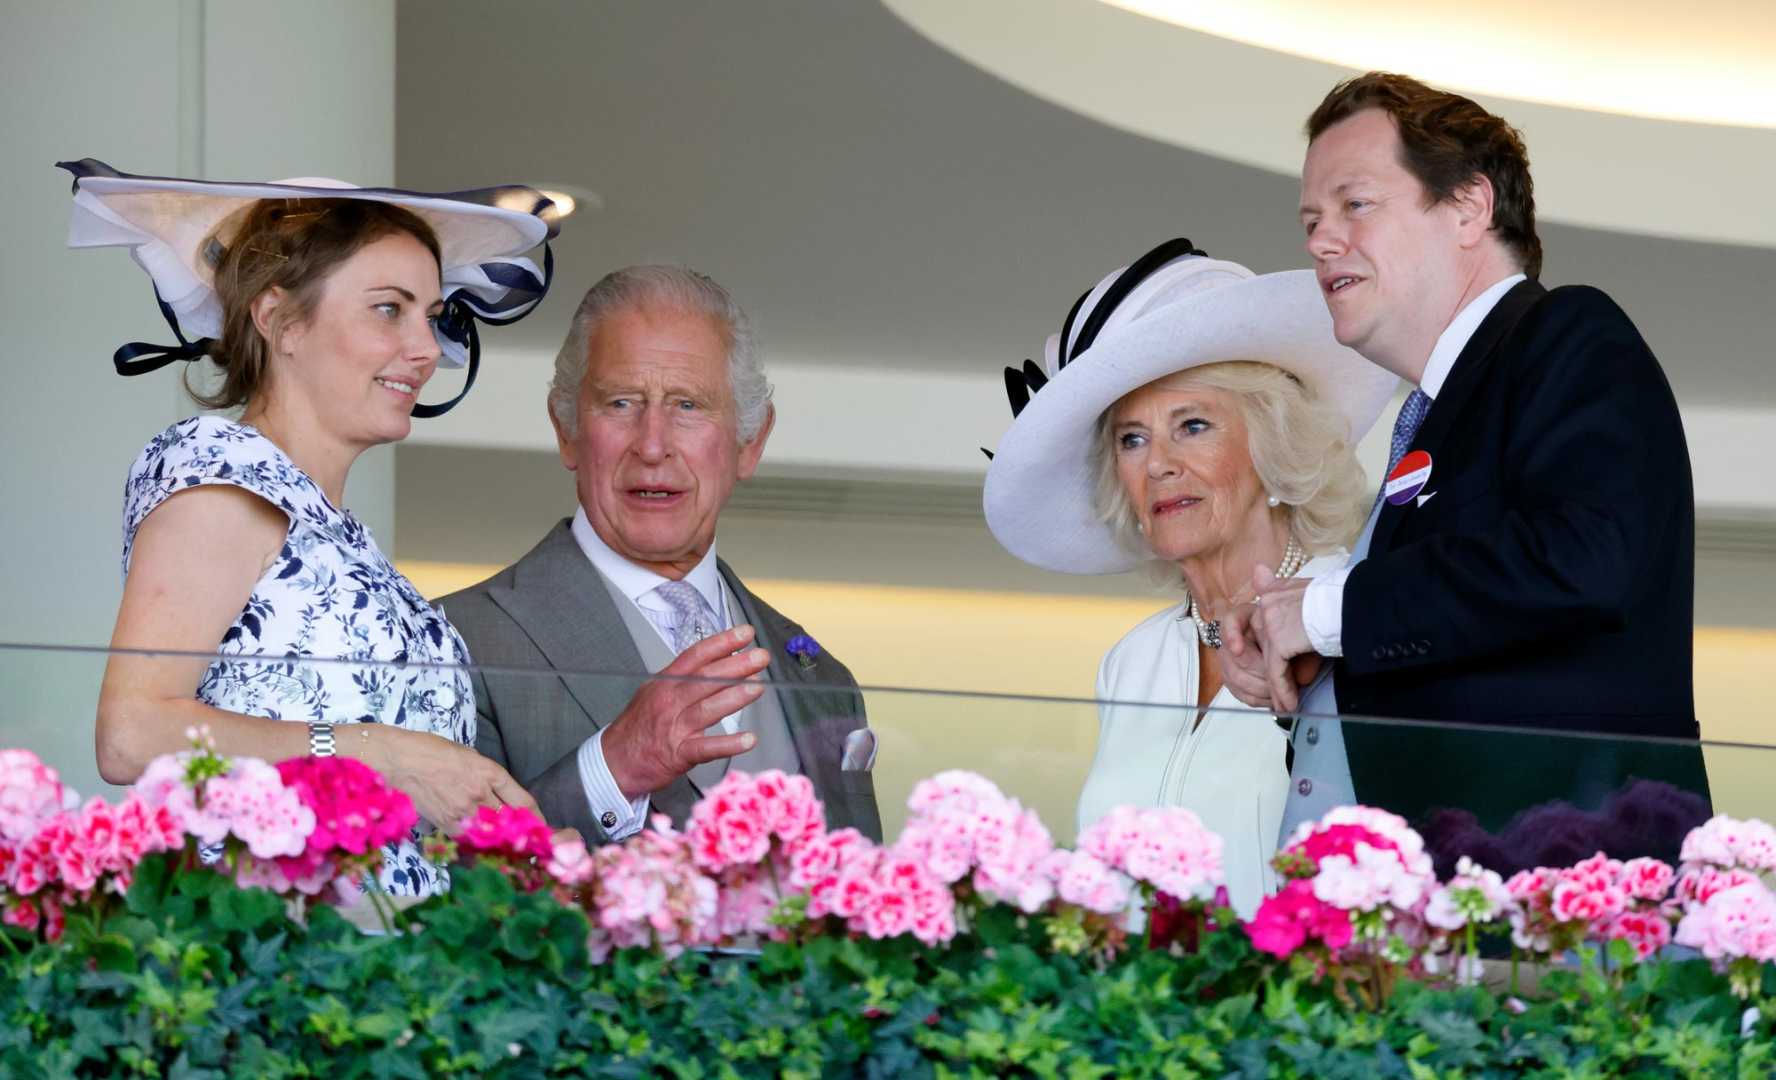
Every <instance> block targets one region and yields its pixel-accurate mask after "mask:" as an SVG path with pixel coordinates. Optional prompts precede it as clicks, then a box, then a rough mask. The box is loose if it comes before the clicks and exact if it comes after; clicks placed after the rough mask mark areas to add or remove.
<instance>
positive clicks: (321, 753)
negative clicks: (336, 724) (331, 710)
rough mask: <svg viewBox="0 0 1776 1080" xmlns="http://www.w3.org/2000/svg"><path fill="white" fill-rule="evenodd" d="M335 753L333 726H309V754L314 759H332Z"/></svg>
mask: <svg viewBox="0 0 1776 1080" xmlns="http://www.w3.org/2000/svg"><path fill="white" fill-rule="evenodd" d="M333 751H334V742H333V725H332V724H310V725H308V752H309V754H311V755H312V756H314V757H332V756H333Z"/></svg>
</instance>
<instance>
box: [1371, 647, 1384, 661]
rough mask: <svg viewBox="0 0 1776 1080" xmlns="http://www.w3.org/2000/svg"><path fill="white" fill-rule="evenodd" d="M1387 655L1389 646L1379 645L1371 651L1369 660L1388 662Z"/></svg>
mask: <svg viewBox="0 0 1776 1080" xmlns="http://www.w3.org/2000/svg"><path fill="white" fill-rule="evenodd" d="M1387 654H1388V651H1387V646H1385V645H1377V646H1376V647H1375V648H1373V649H1370V650H1369V658H1370V659H1371V660H1386V659H1387Z"/></svg>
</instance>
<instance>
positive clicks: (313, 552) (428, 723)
mask: <svg viewBox="0 0 1776 1080" xmlns="http://www.w3.org/2000/svg"><path fill="white" fill-rule="evenodd" d="M202 484H231V485H233V486H235V487H239V488H243V489H245V490H247V491H250V492H252V493H253V494H255V495H257V496H259V497H260V498H262V499H264V500H265V501H266V502H269V503H271V504H272V505H273V506H275V507H277V508H278V509H279V510H281V511H283V513H284V514H285V515H287V516H288V517H289V519H290V529H289V532H288V533H287V534H285V537H284V545H283V549H282V550H281V551H280V552H279V553H278V555H277V558H276V559H275V560H274V561H273V562H272V564H271V566H270V568H269V569H267V570H266V571H265V574H264V576H262V577H261V578H260V579H259V582H258V584H256V585H255V586H254V587H253V592H252V595H251V596H249V597H248V598H247V603H246V606H245V607H244V608H242V609H241V613H240V615H239V616H238V617H236V618H235V620H234V624H233V625H232V626H230V627H229V628H228V632H227V633H225V634H224V635H222V640H221V642H220V643H219V644H218V646H217V648H216V652H217V653H218V654H219V656H218V659H217V660H216V661H215V662H214V663H212V664H211V665H210V666H209V668H208V669H207V670H206V671H205V672H204V675H203V678H202V680H201V681H200V682H199V683H198V687H197V697H198V700H200V701H203V702H204V703H206V704H209V705H213V706H215V707H216V708H218V709H228V710H230V711H232V712H238V713H245V714H247V715H250V716H268V717H272V718H274V719H279V720H294V721H298V722H301V723H307V722H310V721H325V722H327V723H332V724H392V725H394V726H396V727H402V728H408V729H411V730H414V731H429V732H431V733H432V734H434V735H440V736H443V737H444V738H446V739H450V740H452V741H454V742H458V743H461V744H463V745H464V746H473V745H474V742H475V699H474V693H473V691H472V689H471V688H470V685H469V678H468V674H467V673H466V671H464V670H463V665H466V664H467V663H468V662H469V654H468V649H467V647H466V646H465V645H464V644H463V640H462V638H461V636H459V635H458V634H457V632H456V630H455V629H453V628H452V627H451V625H450V623H449V622H448V621H447V620H446V619H445V618H444V615H443V613H442V612H440V611H438V610H437V609H436V608H433V607H432V606H431V605H430V604H428V603H426V601H425V599H424V598H423V597H422V596H420V595H419V593H418V591H417V590H415V589H414V587H413V584H412V583H411V582H409V581H408V580H407V579H406V578H405V577H403V576H401V574H400V572H399V571H397V570H396V569H395V568H394V567H393V566H392V565H391V564H390V563H389V561H388V559H387V558H386V557H384V555H383V553H382V552H381V550H379V549H378V548H377V546H376V541H375V540H373V539H372V538H371V536H370V532H369V530H368V529H366V528H364V526H363V525H362V524H361V523H360V522H359V521H358V520H357V519H356V518H354V517H353V516H352V515H351V512H350V511H347V510H340V509H338V508H336V507H334V505H333V504H332V502H330V501H329V500H328V499H327V496H326V495H324V494H323V493H322V492H321V489H320V487H319V485H317V484H316V483H315V482H314V481H313V480H312V479H310V478H309V476H308V474H307V473H304V472H303V471H302V470H301V469H300V468H298V467H297V466H296V464H295V462H293V461H291V460H290V459H289V457H287V456H286V455H285V454H284V452H283V451H282V450H280V449H278V447H277V446H276V445H275V444H273V443H272V442H271V440H270V439H267V438H266V437H265V436H264V435H262V434H260V433H259V432H258V431H257V430H255V429H254V428H252V427H250V426H248V425H245V424H240V423H235V422H233V421H230V420H227V419H224V418H222V417H218V416H198V417H193V418H191V419H189V420H183V421H181V422H179V423H177V424H174V425H173V426H172V427H170V428H168V429H166V430H165V431H163V432H161V433H160V434H159V435H157V436H155V437H154V439H153V441H151V442H150V443H149V444H148V446H147V448H146V449H144V450H143V451H142V455H141V456H140V457H139V458H137V459H136V463H135V464H134V465H133V466H132V467H131V468H130V472H129V479H128V481H127V482H126V483H125V485H124V501H123V572H124V575H125V577H127V576H128V575H129V565H130V552H131V550H132V548H133V547H134V544H135V537H136V530H137V529H138V528H140V527H141V524H142V521H143V520H144V519H145V518H147V516H148V515H149V513H151V512H152V511H153V510H154V508H155V507H156V506H159V505H160V504H161V503H162V502H164V501H165V500H166V499H167V497H168V496H170V495H173V494H174V493H176V492H179V491H183V490H185V489H186V488H191V487H197V486H199V485H202ZM236 656H238V657H243V658H244V657H255V658H268V659H254V660H244V659H243V660H231V659H229V657H236ZM299 658H301V659H299ZM310 658H312V659H313V660H314V661H318V662H309V659H310ZM341 660H343V661H378V662H377V663H368V664H367V663H361V662H360V663H350V662H347V663H339V662H335V661H341ZM340 734H341V736H342V738H341V741H342V742H344V741H345V739H347V738H349V737H350V735H349V733H348V732H341V733H340ZM417 837H418V830H415V836H414V837H413V838H409V839H407V840H404V841H402V842H400V843H399V844H391V845H389V846H388V847H386V848H384V850H383V868H382V871H381V874H380V877H381V880H382V885H383V888H384V889H386V890H387V891H388V892H390V893H393V894H396V895H404V896H426V895H430V894H432V893H436V892H441V891H443V890H445V889H448V888H449V887H450V881H449V877H448V875H447V873H446V871H444V869H443V868H441V867H438V866H435V865H433V864H432V863H430V862H428V861H427V860H426V859H425V857H424V856H422V855H421V854H420V851H419V848H418V846H417V844H416V843H415V840H416V839H417Z"/></svg>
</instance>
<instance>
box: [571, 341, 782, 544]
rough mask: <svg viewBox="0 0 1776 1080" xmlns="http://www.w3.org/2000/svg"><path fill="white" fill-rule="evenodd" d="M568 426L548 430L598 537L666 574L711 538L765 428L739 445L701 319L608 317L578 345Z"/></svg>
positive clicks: (719, 347) (718, 360) (720, 344)
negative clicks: (581, 371)
mask: <svg viewBox="0 0 1776 1080" xmlns="http://www.w3.org/2000/svg"><path fill="white" fill-rule="evenodd" d="M576 415H577V420H578V423H577V427H576V430H575V431H573V432H571V433H569V432H566V431H563V430H562V428H561V425H560V423H559V422H557V423H556V441H557V443H558V446H559V449H560V452H561V461H562V464H564V465H566V466H567V467H568V468H569V469H571V470H572V471H573V473H574V486H575V488H576V490H577V491H578V493H579V499H580V506H581V507H582V508H583V509H584V510H585V512H586V517H587V519H588V520H589V521H590V522H591V524H592V528H593V530H594V531H595V532H596V533H597V534H598V537H599V539H601V540H603V541H604V542H605V543H606V544H608V545H609V546H610V547H611V549H612V550H614V551H616V552H617V553H618V554H620V555H622V556H623V557H624V558H626V559H628V560H630V561H631V562H634V563H637V564H640V565H643V566H646V567H647V568H649V569H651V570H653V571H655V572H656V573H659V574H662V575H664V576H666V577H669V578H681V577H683V576H684V575H685V574H686V573H687V572H689V571H690V569H691V568H692V567H694V566H695V565H696V564H697V563H698V562H699V561H701V560H702V558H703V557H704V555H705V554H707V553H708V551H709V547H710V545H711V544H712V543H714V540H715V528H716V521H717V519H718V518H719V516H720V514H721V511H722V508H723V507H724V506H726V505H727V501H728V497H729V496H730V495H731V494H732V493H733V490H734V485H735V484H736V483H738V482H739V481H740V480H743V479H746V478H748V477H750V476H752V474H753V473H754V471H756V470H757V468H758V462H759V457H760V455H761V454H762V453H763V452H764V446H765V438H766V436H767V435H768V434H769V432H770V425H769V424H768V423H767V424H766V426H765V429H764V430H763V431H761V432H759V434H758V435H757V436H756V437H755V438H754V439H753V440H752V441H751V442H749V443H746V444H741V443H740V440H739V422H738V415H737V410H736V408H735V403H734V393H733V387H732V385H731V383H730V380H729V376H728V361H727V343H726V341H725V339H724V337H723V335H722V333H721V329H720V327H719V326H718V325H717V324H716V323H715V321H714V320H712V319H710V318H709V317H708V316H706V315H702V314H698V313H693V312H684V311H678V310H674V309H671V308H661V307H639V308H634V309H630V310H622V311H617V312H614V313H612V314H611V315H610V316H608V317H606V318H605V319H603V320H602V321H601V322H600V323H599V324H598V326H597V328H596V329H595V330H594V332H593V333H592V334H591V335H590V337H589V338H588V339H587V342H586V378H585V380H584V381H583V382H582V383H581V385H580V391H579V400H578V402H577V405H576Z"/></svg>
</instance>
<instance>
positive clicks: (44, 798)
mask: <svg viewBox="0 0 1776 1080" xmlns="http://www.w3.org/2000/svg"><path fill="white" fill-rule="evenodd" d="M61 809H62V782H61V779H60V778H59V777H58V776H57V775H56V771H55V770H54V769H52V768H50V767H49V766H48V765H45V764H44V763H43V762H42V760H41V759H39V758H38V757H37V755H36V754H33V753H31V752H30V751H29V750H0V843H11V844H19V843H22V842H24V841H25V840H28V839H30V837H31V834H32V833H35V832H36V831H37V829H38V827H39V826H40V825H42V823H43V822H45V821H47V820H49V819H50V818H51V817H53V816H55V815H56V814H57V813H59V812H60V811H61Z"/></svg>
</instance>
